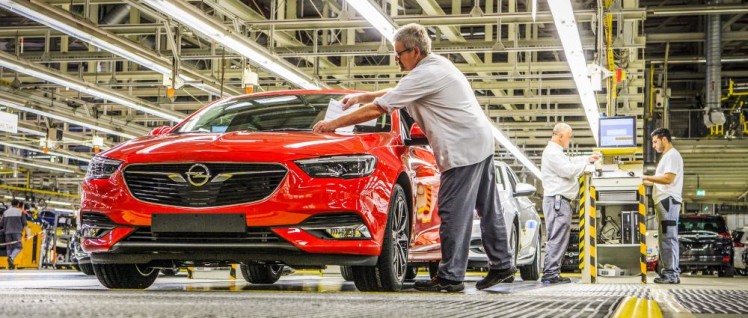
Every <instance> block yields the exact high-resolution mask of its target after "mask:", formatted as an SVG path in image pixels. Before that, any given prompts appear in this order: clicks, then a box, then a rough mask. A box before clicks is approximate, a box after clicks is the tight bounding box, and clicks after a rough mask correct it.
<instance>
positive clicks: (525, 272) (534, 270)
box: [519, 237, 540, 281]
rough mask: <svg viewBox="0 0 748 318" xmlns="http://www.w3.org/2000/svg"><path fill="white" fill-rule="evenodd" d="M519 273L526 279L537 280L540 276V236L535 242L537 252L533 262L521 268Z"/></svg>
mask: <svg viewBox="0 0 748 318" xmlns="http://www.w3.org/2000/svg"><path fill="white" fill-rule="evenodd" d="M519 273H520V275H521V276H522V280H524V281H535V280H538V278H540V237H538V240H537V241H536V242H535V254H534V255H533V257H532V263H530V264H528V265H525V266H522V267H520V268H519Z"/></svg>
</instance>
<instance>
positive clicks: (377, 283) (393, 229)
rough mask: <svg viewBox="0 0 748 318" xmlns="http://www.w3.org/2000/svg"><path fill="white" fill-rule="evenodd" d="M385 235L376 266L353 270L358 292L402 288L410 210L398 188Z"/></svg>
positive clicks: (391, 202) (405, 268) (400, 189)
mask: <svg viewBox="0 0 748 318" xmlns="http://www.w3.org/2000/svg"><path fill="white" fill-rule="evenodd" d="M384 233H385V235H384V240H383V242H382V252H381V254H380V255H379V259H378V260H377V265H375V266H354V267H353V281H354V282H355V283H356V288H358V290H360V291H399V290H400V289H402V287H403V281H404V280H405V272H406V271H407V269H408V248H409V247H410V208H408V201H407V200H406V199H405V191H403V188H402V187H400V185H398V184H396V185H395V188H394V189H393V191H392V200H391V201H390V208H389V212H388V213H387V225H386V227H385V232H384Z"/></svg>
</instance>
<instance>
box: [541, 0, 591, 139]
mask: <svg viewBox="0 0 748 318" xmlns="http://www.w3.org/2000/svg"><path fill="white" fill-rule="evenodd" d="M548 6H549V7H550V8H551V13H552V14H553V22H554V24H555V25H556V30H557V32H558V36H559V38H561V44H562V45H563V47H564V54H565V55H566V62H567V63H568V64H569V68H570V69H571V74H572V77H573V78H574V83H575V84H576V86H577V92H578V93H579V98H580V99H581V101H582V107H583V108H584V113H585V114H586V115H587V122H589V124H590V129H591V130H592V136H593V137H595V143H597V142H598V138H599V136H598V133H599V132H598V124H599V123H598V122H599V120H600V109H599V105H598V104H597V99H596V98H595V92H594V91H593V90H592V85H591V84H590V79H589V77H588V75H587V61H586V60H585V57H584V49H583V48H582V38H581V37H580V35H579V29H578V27H577V22H576V20H575V19H574V11H573V9H572V7H571V2H570V1H569V0H548Z"/></svg>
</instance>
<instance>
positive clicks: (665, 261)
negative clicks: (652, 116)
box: [642, 128, 683, 284]
mask: <svg viewBox="0 0 748 318" xmlns="http://www.w3.org/2000/svg"><path fill="white" fill-rule="evenodd" d="M651 136H652V148H654V149H655V151H657V152H658V153H661V154H662V157H661V158H660V162H659V163H658V164H657V170H655V175H654V176H643V177H642V181H644V185H646V186H654V189H653V191H652V199H654V202H655V203H656V204H655V212H657V213H656V214H657V220H658V221H660V226H659V228H658V230H659V231H658V232H659V236H658V237H659V240H660V262H662V272H661V273H659V274H660V277H657V278H655V279H654V282H655V283H657V284H680V277H679V276H680V268H679V267H678V265H679V263H680V254H679V253H680V251H679V248H680V244H679V243H678V219H679V217H680V208H681V205H682V202H683V157H681V155H680V152H678V150H676V149H675V148H674V147H673V144H672V143H671V142H670V140H671V138H672V137H671V136H670V131H669V130H667V129H666V128H657V129H655V130H654V131H652V134H651Z"/></svg>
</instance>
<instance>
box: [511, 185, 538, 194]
mask: <svg viewBox="0 0 748 318" xmlns="http://www.w3.org/2000/svg"><path fill="white" fill-rule="evenodd" d="M535 191H537V189H535V187H533V186H532V185H530V184H527V183H517V186H516V187H515V188H514V196H515V197H529V196H531V195H532V194H533V193H535Z"/></svg>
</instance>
